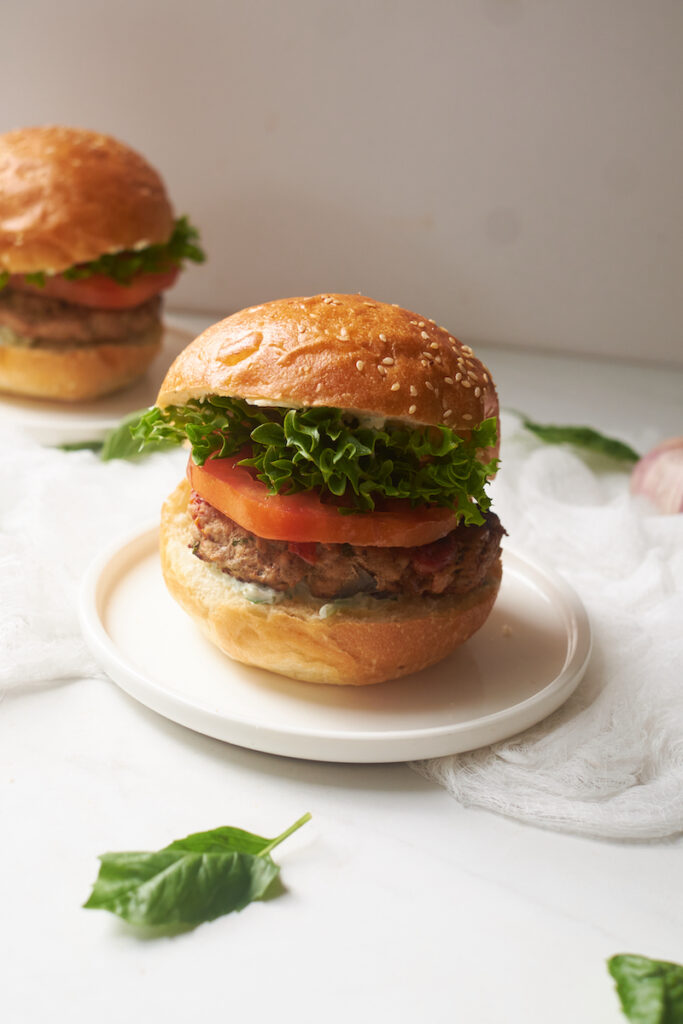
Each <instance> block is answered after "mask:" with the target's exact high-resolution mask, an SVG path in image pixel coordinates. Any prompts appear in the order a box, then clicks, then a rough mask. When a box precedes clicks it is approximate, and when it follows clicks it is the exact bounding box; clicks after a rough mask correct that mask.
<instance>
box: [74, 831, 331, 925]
mask: <svg viewBox="0 0 683 1024" xmlns="http://www.w3.org/2000/svg"><path fill="white" fill-rule="evenodd" d="M310 817H311V815H310V814H304V815H303V817H301V818H299V820H298V821H296V822H294V824H293V825H291V826H290V827H289V828H288V829H286V830H285V831H284V832H282V833H281V834H280V835H279V836H276V837H275V839H266V838H264V837H263V836H258V835H254V834H253V833H251V832H245V831H243V830H242V829H239V828H230V827H223V828H216V829H213V830H212V831H210V832H195V833H193V834H192V835H189V836H186V837H185V839H177V840H175V841H174V842H172V843H169V845H168V846H165V847H164V848H163V849H162V850H158V851H156V852H149V853H145V852H143V853H105V854H103V855H102V856H101V857H100V870H99V874H98V876H97V879H96V881H95V884H94V886H93V889H92V892H91V894H90V896H89V898H88V900H87V901H86V903H84V907H86V908H87V909H89V910H108V911H110V912H111V913H112V914H117V915H118V916H119V917H122V918H123V919H124V920H125V921H128V922H129V923H130V924H134V925H150V926H170V927H177V926H183V925H184V926H194V925H198V924H201V923H202V922H203V921H213V920H214V919H215V918H217V917H221V916H222V915H223V914H229V913H231V911H234V910H242V909H243V908H244V907H246V906H247V905H248V904H249V903H251V902H253V901H254V900H259V899H262V898H263V897H264V896H265V895H266V893H267V891H268V889H269V888H270V886H271V885H272V883H273V881H274V880H275V879H276V878H277V876H278V874H279V871H280V869H279V867H278V865H277V864H276V863H275V862H274V861H273V860H272V858H271V856H270V853H271V851H272V850H273V849H274V848H275V847H276V846H278V845H279V844H280V843H281V842H283V840H285V839H286V838H287V837H288V836H290V835H291V834H292V833H293V832H295V831H296V830H297V829H299V828H301V826H302V825H304V824H305V823H306V822H307V821H309V820H310Z"/></svg>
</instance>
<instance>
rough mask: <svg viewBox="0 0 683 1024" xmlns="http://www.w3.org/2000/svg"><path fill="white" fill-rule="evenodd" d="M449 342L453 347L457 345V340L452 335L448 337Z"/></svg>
mask: <svg viewBox="0 0 683 1024" xmlns="http://www.w3.org/2000/svg"><path fill="white" fill-rule="evenodd" d="M448 340H449V341H450V343H451V345H455V338H452V337H451V336H450V334H449V335H448Z"/></svg>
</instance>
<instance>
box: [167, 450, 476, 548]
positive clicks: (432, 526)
mask: <svg viewBox="0 0 683 1024" xmlns="http://www.w3.org/2000/svg"><path fill="white" fill-rule="evenodd" d="M243 458H245V453H244V452H241V453H239V454H237V455H233V456H230V457H228V458H225V459H216V458H213V459H208V460H207V461H206V462H205V463H204V465H203V466H197V465H196V463H194V462H193V461H192V458H190V460H189V462H188V466H187V476H188V479H189V481H190V485H191V486H192V488H193V490H195V491H196V492H197V494H199V495H200V497H202V498H204V500H205V501H208V502H209V504H210V505H213V507H214V508H217V509H218V510H219V512H222V513H223V514H224V515H226V516H228V518H230V519H232V520H233V521H234V522H236V523H238V524H239V525H240V526H242V527H243V528H244V529H245V530H249V531H250V532H251V533H255V534H257V535H258V536H259V537H264V538H265V539H266V540H285V541H293V542H296V543H301V544H306V543H313V542H316V541H317V542H318V543H321V544H354V545H356V546H370V547H403V548H412V547H416V546H418V545H421V544H429V543H431V542H432V541H434V540H439V538H440V537H445V536H446V534H447V533H450V531H451V530H453V529H454V528H455V526H456V517H455V515H454V513H453V512H451V510H450V509H447V508H440V507H437V506H425V507H423V508H411V507H410V504H409V503H408V502H406V501H401V500H398V499H397V500H392V501H387V502H385V504H384V505H383V507H382V508H381V509H375V511H373V512H359V513H357V514H352V515H342V514H341V513H340V512H339V510H338V508H337V507H336V506H335V505H325V504H324V503H323V502H322V501H321V500H320V498H319V497H318V495H317V494H316V493H315V492H313V491H303V492H301V493H299V494H291V495H286V494H269V493H268V488H267V487H266V485H265V484H263V483H261V481H260V480H256V479H255V478H254V477H253V476H252V475H251V473H250V472H249V470H248V469H247V468H246V467H245V466H238V465H237V463H238V462H239V461H240V460H241V459H243Z"/></svg>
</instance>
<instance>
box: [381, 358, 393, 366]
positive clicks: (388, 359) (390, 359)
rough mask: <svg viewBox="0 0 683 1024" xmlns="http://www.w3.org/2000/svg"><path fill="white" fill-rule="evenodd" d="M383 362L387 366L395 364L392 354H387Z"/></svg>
mask: <svg viewBox="0 0 683 1024" xmlns="http://www.w3.org/2000/svg"><path fill="white" fill-rule="evenodd" d="M382 362H383V363H384V365H385V366H393V365H394V360H393V359H392V358H391V356H385V357H384V359H383V360H382Z"/></svg>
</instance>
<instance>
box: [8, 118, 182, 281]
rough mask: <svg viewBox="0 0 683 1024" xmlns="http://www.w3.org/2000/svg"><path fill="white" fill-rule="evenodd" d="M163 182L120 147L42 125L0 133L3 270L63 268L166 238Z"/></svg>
mask: <svg viewBox="0 0 683 1024" xmlns="http://www.w3.org/2000/svg"><path fill="white" fill-rule="evenodd" d="M172 231H173V210H172V208H171V205H170V203H169V200H168V197H167V195H166V189H165V187H164V183H163V181H162V180H161V178H160V177H159V175H158V174H157V172H156V171H155V170H154V168H152V167H151V166H150V165H149V164H148V163H147V161H146V160H144V159H143V158H142V157H141V156H140V155H139V154H138V153H136V152H135V151H134V150H132V149H130V148H129V147H128V146H125V145H124V144H123V143H122V142H118V141H117V140H116V139H113V138H111V137H110V136H108V135H102V134H100V133H99V132H91V131H86V130H85V129H82V128H67V127H63V126H60V125H46V126H43V127H39V128H24V129H21V130H19V131H13V132H8V133H6V134H5V135H0V270H4V271H9V272H10V273H11V274H21V273H31V272H35V271H40V270H45V271H55V272H59V271H62V270H66V269H67V268H68V267H71V266H73V265H74V264H76V263H88V262H90V261H91V260H94V259H97V258H98V257H99V256H102V255H103V254H104V253H109V252H117V251H120V250H121V249H134V248H136V247H140V248H142V247H144V246H147V245H151V244H153V243H157V242H165V241H167V240H168V239H169V238H170V236H171V233H172Z"/></svg>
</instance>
